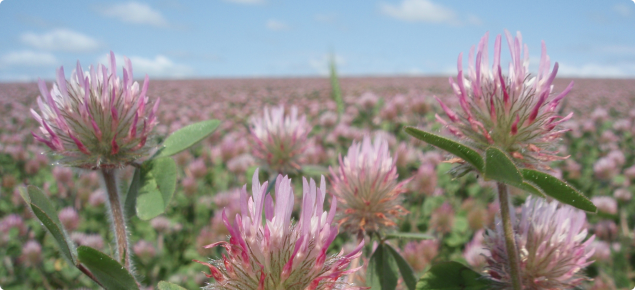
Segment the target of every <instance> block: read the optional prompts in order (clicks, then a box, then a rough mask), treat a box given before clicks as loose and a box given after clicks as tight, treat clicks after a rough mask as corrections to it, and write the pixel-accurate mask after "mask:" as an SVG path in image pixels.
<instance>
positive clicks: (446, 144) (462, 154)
mask: <svg viewBox="0 0 635 290" xmlns="http://www.w3.org/2000/svg"><path fill="white" fill-rule="evenodd" d="M405 131H406V133H408V134H410V135H411V136H412V137H415V138H417V139H419V140H421V141H424V142H426V143H428V144H430V145H434V146H436V147H439V148H441V149H443V150H445V151H448V152H449V153H451V154H454V155H456V156H457V157H459V158H461V159H463V160H465V161H467V162H469V163H470V164H472V165H473V166H474V167H476V169H478V170H479V171H483V166H484V162H483V157H481V155H480V154H479V153H478V152H477V151H476V150H474V149H472V148H470V147H468V146H466V145H463V144H461V143H458V142H456V141H453V140H450V139H448V138H445V137H441V136H439V135H436V134H432V133H429V132H425V131H421V130H419V129H417V128H414V127H406V129H405Z"/></svg>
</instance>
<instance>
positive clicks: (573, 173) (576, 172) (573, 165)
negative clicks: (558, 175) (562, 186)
mask: <svg viewBox="0 0 635 290" xmlns="http://www.w3.org/2000/svg"><path fill="white" fill-rule="evenodd" d="M563 169H564V171H565V172H566V173H567V174H568V175H567V176H568V177H569V178H571V179H576V178H578V177H580V175H581V170H582V165H580V164H579V163H577V162H575V161H573V160H572V159H567V160H566V161H565V162H564V168H563Z"/></svg>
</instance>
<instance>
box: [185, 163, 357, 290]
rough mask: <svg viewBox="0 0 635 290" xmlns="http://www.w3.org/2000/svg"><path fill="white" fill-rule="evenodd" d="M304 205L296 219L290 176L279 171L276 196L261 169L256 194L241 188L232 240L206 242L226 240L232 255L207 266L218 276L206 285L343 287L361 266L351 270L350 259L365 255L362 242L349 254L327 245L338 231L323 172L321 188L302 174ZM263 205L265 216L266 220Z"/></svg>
mask: <svg viewBox="0 0 635 290" xmlns="http://www.w3.org/2000/svg"><path fill="white" fill-rule="evenodd" d="M303 183H304V186H303V200H302V211H301V213H300V218H299V221H298V223H295V224H294V223H292V219H291V212H292V210H293V203H294V195H293V189H292V186H291V180H290V179H289V178H288V177H286V176H285V177H283V176H278V178H277V179H276V186H275V196H276V202H275V203H274V201H273V198H272V197H271V195H270V194H268V193H267V192H266V190H267V182H265V183H264V184H260V182H259V180H258V171H257V170H256V172H255V173H254V176H253V181H252V196H251V197H249V196H248V195H247V186H244V187H243V189H242V191H241V203H240V204H241V213H240V214H237V215H236V220H235V221H234V224H233V225H230V223H229V220H228V218H227V215H226V214H225V213H223V220H224V222H225V225H226V226H227V229H228V230H229V232H230V235H231V238H230V239H229V242H226V241H220V242H217V243H214V244H211V245H208V246H206V248H212V247H216V246H223V247H224V248H225V250H226V251H227V255H225V254H223V256H222V260H212V261H210V263H206V262H201V261H196V260H195V261H196V262H198V263H201V264H203V265H205V266H207V267H209V270H210V272H211V275H207V276H208V277H214V279H215V280H216V282H215V283H214V284H211V285H209V286H207V287H206V288H205V289H232V290H233V289H236V290H238V289H240V290H245V289H253V290H256V289H289V290H295V289H297V290H302V289H341V288H346V286H348V285H347V284H346V283H345V282H344V281H343V278H344V276H345V275H347V274H349V273H351V272H354V271H355V270H357V269H352V270H348V271H347V270H346V268H347V267H348V265H349V263H350V261H351V260H352V259H354V258H356V257H358V256H359V255H361V252H360V250H361V247H362V246H363V243H360V245H359V246H358V247H357V248H355V249H354V250H353V251H352V252H350V253H349V254H348V255H343V254H341V253H340V254H339V255H336V256H330V257H328V256H327V255H326V250H327V249H328V247H329V245H330V244H331V242H332V241H333V239H335V236H336V235H337V227H336V226H333V225H332V223H333V218H334V216H335V211H336V202H335V201H332V203H331V209H330V211H328V212H325V211H322V207H323V204H324V199H325V197H326V184H325V181H324V177H322V181H321V183H320V187H319V188H318V187H317V186H316V184H315V182H314V181H313V180H311V181H310V182H307V180H306V179H304V180H303ZM263 206H264V217H265V221H264V224H263V221H262V218H263Z"/></svg>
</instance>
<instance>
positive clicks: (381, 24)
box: [0, 0, 635, 81]
mask: <svg viewBox="0 0 635 290" xmlns="http://www.w3.org/2000/svg"><path fill="white" fill-rule="evenodd" d="M504 29H508V30H509V31H510V32H511V33H512V34H514V33H515V32H516V31H521V33H522V34H523V41H524V42H525V43H526V44H527V45H528V46H529V51H530V56H531V63H532V64H533V63H536V62H537V59H538V58H539V54H540V41H541V40H544V41H545V42H546V44H547V51H548V54H549V56H550V58H551V60H552V61H558V62H559V63H560V68H561V69H560V74H559V75H560V76H576V77H617V78H633V77H635V33H634V32H635V3H633V1H632V0H604V1H591V0H588V1H581V0H580V1H542V0H540V1H487V0H484V1H465V0H446V1H441V0H380V1H368V0H366V1H362V0H359V1H357V0H345V1H342V0H320V1H308V0H300V1H297V0H296V1H290V0H207V1H175V0H164V1H133V2H125V1H108V2H105V1H104V2H100V1H86V0H82V1H79V0H78V1H75V0H70V1H50V0H29V1H25V0H3V1H1V2H0V81H31V80H34V79H37V78H38V77H41V78H44V79H52V78H53V77H54V75H55V68H56V67H59V66H60V65H64V66H65V67H66V68H67V69H66V71H67V75H68V74H70V71H71V70H72V67H74V66H75V62H76V61H77V60H80V61H81V63H82V66H83V67H87V66H88V65H89V64H95V63H98V62H104V61H105V56H106V54H107V53H108V52H109V51H110V50H112V51H114V52H115V53H116V54H117V55H118V56H120V55H126V56H128V57H129V58H130V59H131V60H132V64H133V67H134V71H135V75H136V78H141V77H142V76H143V74H145V73H147V74H149V75H150V76H151V77H152V78H154V79H162V78H210V77H214V78H216V77H226V78H227V77H229V78H232V77H287V76H320V75H324V74H326V72H327V70H326V68H327V62H328V56H329V53H331V52H333V53H335V55H336V59H337V61H338V69H339V71H340V72H341V73H342V74H343V75H348V76H369V75H370V76H374V75H378V76H386V75H388V76H393V75H449V74H454V73H455V71H456V60H457V57H458V55H459V53H460V52H464V53H465V54H466V55H467V52H468V51H469V49H470V47H471V46H472V45H475V44H477V43H478V41H479V39H480V38H481V36H482V35H483V34H484V33H485V32H487V31H489V32H490V49H491V48H492V47H493V40H494V35H496V34H501V33H503V32H504ZM504 43H505V42H504ZM503 52H504V56H507V50H506V47H505V49H504V50H503ZM490 54H491V50H490ZM466 61H467V60H465V62H466ZM104 63H105V62H104ZM504 63H506V61H504ZM534 66H535V65H534Z"/></svg>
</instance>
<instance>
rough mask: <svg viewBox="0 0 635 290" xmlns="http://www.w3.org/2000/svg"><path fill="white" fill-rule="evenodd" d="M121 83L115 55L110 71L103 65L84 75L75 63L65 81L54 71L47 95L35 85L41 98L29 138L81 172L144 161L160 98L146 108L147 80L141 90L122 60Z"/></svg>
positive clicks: (127, 62)
mask: <svg viewBox="0 0 635 290" xmlns="http://www.w3.org/2000/svg"><path fill="white" fill-rule="evenodd" d="M124 62H125V64H124V69H123V79H120V78H119V77H118V76H117V65H116V62H115V55H114V53H112V52H110V69H107V68H106V67H105V66H103V65H101V64H100V65H98V66H97V68H94V67H92V66H90V67H89V70H88V71H86V72H85V71H83V70H82V67H81V66H80V64H79V62H77V68H76V69H75V70H74V71H73V73H72V74H71V78H70V79H69V80H66V79H65V76H64V68H63V67H60V68H59V69H58V70H57V84H53V88H52V89H51V90H50V91H49V90H48V89H47V87H46V83H45V82H44V81H42V80H39V81H38V85H39V88H40V93H41V94H42V95H41V97H39V98H38V99H37V104H38V107H39V109H40V113H39V114H38V113H37V112H36V111H35V110H33V109H31V114H32V115H33V117H34V118H35V120H37V122H38V123H39V124H40V127H39V132H33V133H32V135H33V137H34V138H35V139H36V140H37V141H39V142H42V143H44V144H46V145H47V146H48V147H49V148H50V149H51V150H53V152H55V153H57V154H60V155H62V156H64V157H65V158H63V159H62V160H61V161H60V162H61V163H63V164H65V165H68V166H74V167H81V168H89V169H95V168H116V167H121V166H123V165H125V164H128V163H131V162H133V161H134V160H136V159H138V158H141V157H144V156H145V155H146V154H147V153H148V151H149V150H150V146H148V145H149V143H148V141H149V140H148V138H149V137H150V133H151V131H152V128H153V127H154V126H155V125H156V124H157V123H158V121H157V116H156V111H157V108H158V105H159V100H157V101H156V102H155V103H154V106H153V107H150V104H149V98H148V96H146V92H147V91H148V76H146V78H145V81H144V83H143V87H139V83H137V82H135V81H134V80H133V74H132V64H131V63H130V60H129V59H128V58H124Z"/></svg>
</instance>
